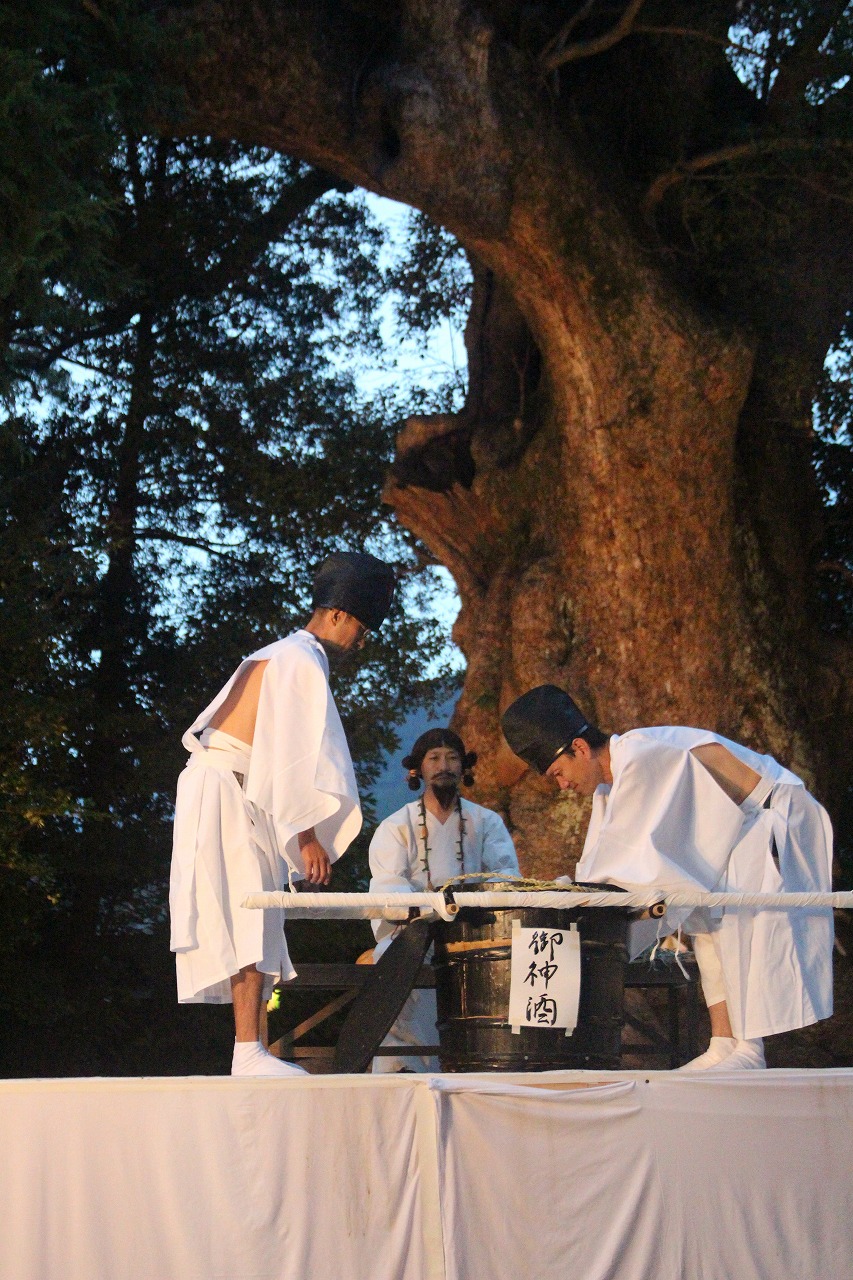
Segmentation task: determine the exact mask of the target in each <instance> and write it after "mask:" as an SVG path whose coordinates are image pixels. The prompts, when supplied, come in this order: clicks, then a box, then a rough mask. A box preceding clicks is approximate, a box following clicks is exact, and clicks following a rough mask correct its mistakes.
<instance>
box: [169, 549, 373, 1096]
mask: <svg viewBox="0 0 853 1280" xmlns="http://www.w3.org/2000/svg"><path fill="white" fill-rule="evenodd" d="M393 591H394V573H393V570H392V569H391V568H390V566H389V565H386V564H384V563H383V562H382V561H381V560H378V559H377V558H376V557H375V556H370V555H366V554H362V553H358V552H338V553H335V554H334V555H332V556H329V557H328V558H327V559H326V560H325V561H324V562H323V564H322V565H321V566H320V569H319V570H318V572H317V575H316V577H315V579H314V595H313V613H312V616H311V619H310V621H309V622H308V623H307V625H306V626H305V627H304V628H303V629H302V630H300V631H297V632H295V633H294V634H293V635H291V636H288V637H287V638H286V639H284V640H277V641H275V642H274V643H273V644H269V645H266V646H265V647H264V648H262V649H259V650H258V651H257V652H256V653H253V654H252V655H251V656H250V657H249V658H247V659H246V660H245V661H244V662H243V663H242V664H241V665H240V667H239V668H238V669H237V671H236V672H235V673H234V675H233V676H232V677H231V679H230V680H229V681H228V683H227V684H226V685H225V687H224V688H223V689H222V690H221V691H220V692H219V693H218V694H217V695H216V697H215V698H214V699H213V701H212V702H211V703H210V704H209V705H208V706H207V707H205V709H204V711H202V713H201V714H200V715H199V716H198V717H197V719H196V720H195V722H194V723H193V724H192V725H191V726H190V728H189V729H188V730H187V732H186V733H185V734H184V737H183V743H184V746H185V747H186V748H187V750H188V751H189V752H190V758H189V761H188V762H187V765H186V768H185V769H184V771H183V773H182V774H181V777H180V779H179V781H178V795H177V802H176V806H175V827H174V842H173V852H172V873H171V885H170V894H169V906H170V913H171V922H172V936H171V948H172V950H173V951H174V952H175V953H176V967H177V978H178V999H179V1001H181V1002H182V1003H216V1004H222V1003H232V1004H233V1006H234V1023H235V1043H234V1057H233V1060H232V1075H288V1074H290V1075H292V1074H294V1073H299V1074H301V1069H300V1068H299V1067H296V1066H294V1065H293V1064H290V1063H283V1062H280V1061H279V1060H278V1059H277V1058H275V1057H274V1056H273V1055H272V1054H270V1053H269V1052H268V1051H267V1050H266V1048H265V1046H264V1043H263V1040H264V1013H265V1002H266V999H267V998H268V996H269V994H270V992H271V990H272V987H273V985H274V984H275V983H276V982H279V981H283V980H287V979H289V978H292V977H294V976H295V970H294V968H293V966H292V964H291V963H290V957H289V955H288V951H287V943H286V941H285V937H284V927H283V923H284V917H283V912H282V911H280V910H278V911H276V910H272V911H257V910H248V909H246V908H244V907H243V906H242V905H241V904H242V902H243V901H244V899H245V898H246V896H247V895H248V894H250V893H255V892H259V891H265V890H275V889H281V888H283V886H284V884H285V882H287V881H292V880H294V879H300V878H302V877H305V878H306V879H308V880H309V881H311V882H312V883H314V884H327V883H328V882H329V877H330V866H331V863H332V862H334V861H335V860H336V859H337V858H339V857H340V856H341V854H342V853H344V852H345V850H346V849H347V847H348V846H349V845H350V844H351V842H352V840H353V839H354V838H355V836H356V835H357V834H358V832H359V830H360V829H361V807H360V804H359V799H358V789H357V787H356V780H355V774H354V772H353V767H352V761H351V759H350V754H349V749H348V747H347V742H346V738H345V736H344V731H343V726H342V725H341V720H340V716H339V714H338V710H337V707H336V706H335V702H334V698H333V697H332V693H331V690H330V688H329V681H328V674H329V655H331V656H332V658H333V659H335V658H340V657H343V656H345V655H346V654H350V653H355V652H356V651H357V650H358V649H360V648H361V645H362V644H363V642H364V636H365V633H366V632H367V630H369V629H376V628H377V627H379V626H380V625H381V623H382V621H383V620H384V618H385V616H386V614H387V612H388V609H389V608H390V604H391V598H392V595H393Z"/></svg>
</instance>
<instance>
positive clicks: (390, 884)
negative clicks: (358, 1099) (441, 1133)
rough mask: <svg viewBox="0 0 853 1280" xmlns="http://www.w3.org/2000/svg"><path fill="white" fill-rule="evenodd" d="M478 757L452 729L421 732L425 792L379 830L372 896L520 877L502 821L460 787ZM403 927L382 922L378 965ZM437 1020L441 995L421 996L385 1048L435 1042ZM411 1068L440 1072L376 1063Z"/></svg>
mask: <svg viewBox="0 0 853 1280" xmlns="http://www.w3.org/2000/svg"><path fill="white" fill-rule="evenodd" d="M476 759H477V757H476V755H475V754H474V753H473V752H466V750H465V747H464V744H463V742H462V739H461V738H460V737H459V736H458V734H455V733H454V732H453V731H452V730H451V729H428V730H427V731H426V733H423V734H421V736H420V737H419V738H418V740H417V742H416V743H415V745H414V747H413V748H412V751H411V754H410V755H408V756H406V757H405V758H404V760H403V767H404V768H405V769H407V770H408V772H409V787H410V789H411V790H413V791H417V790H419V789H420V786H421V782H423V786H424V790H423V794H422V795H421V796H420V798H419V799H418V800H414V801H412V802H411V803H410V804H407V805H404V806H403V808H402V809H398V810H397V812H396V813H392V814H391V815H390V817H388V818H386V819H385V821H384V822H381V823H380V824H379V826H378V827H377V829H376V832H375V834H374V836H373V839H372V840H371V842H370V875H371V880H370V891H371V893H421V892H423V891H424V890H427V889H434V888H438V887H439V886H440V885H443V884H445V883H446V882H447V881H448V880H453V879H455V878H457V877H458V876H461V875H466V874H467V875H471V874H473V873H475V872H480V871H494V872H504V873H506V874H507V875H510V876H517V875H518V859H517V857H516V854H515V847H514V845H513V843H512V837H511V836H510V834H509V832H508V831H507V829H506V827H505V826H504V823H503V820H502V819H501V817H500V815H499V814H497V813H495V812H493V810H491V809H484V808H483V806H482V805H479V804H473V803H472V802H471V801H470V800H465V799H463V798H462V797H461V796H460V794H459V786H460V783H462V782H463V781H464V782H465V783H466V785H468V786H470V785H471V783H472V782H473V777H472V776H471V773H470V770H471V768H472V767H473V765H474V764H475V763H476ZM401 927H405V926H399V925H398V926H394V925H393V924H391V923H389V922H388V921H386V920H377V921H375V922H374V924H373V930H374V933H375V934H376V940H377V945H376V947H375V949H374V955H373V958H374V963H375V962H376V961H377V960H378V959H379V958H380V956H381V955H382V954H383V952H384V951H385V950H386V949H387V947H388V946H390V944H391V941H392V939H393V938H394V936H395V935H396V934H397V932H398V931H399V929H400V928H401ZM435 1020H436V1005H435V992H434V991H430V990H423V991H413V992H412V993H411V995H410V996H409V997H408V999H407V1000H406V1003H405V1005H404V1006H403V1009H402V1010H401V1012H400V1015H399V1017H398V1019H397V1021H396V1022H395V1023H394V1026H393V1027H392V1028H391V1031H390V1033H389V1035H388V1036H387V1037H386V1039H385V1040H384V1041H383V1044H385V1045H390V1046H399V1047H400V1048H405V1047H406V1046H408V1045H412V1044H435V1043H436V1042H437V1037H438V1031H437V1030H436V1025H435ZM404 1069H405V1070H411V1071H437V1070H438V1062H437V1061H436V1059H435V1058H433V1057H429V1056H417V1057H405V1058H404V1057H400V1058H397V1057H393V1058H392V1057H381V1058H374V1060H373V1070H374V1072H387V1071H401V1070H404Z"/></svg>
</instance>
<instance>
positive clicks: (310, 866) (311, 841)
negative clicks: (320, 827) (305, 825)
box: [299, 828, 332, 884]
mask: <svg viewBox="0 0 853 1280" xmlns="http://www.w3.org/2000/svg"><path fill="white" fill-rule="evenodd" d="M299 852H300V853H301V854H302V861H303V863H304V864H305V879H306V880H308V881H309V883H310V884H328V883H329V881H330V880H331V878H332V867H331V863H330V862H329V855H328V854H327V853H326V850H325V849H324V848H323V846H322V845H321V844H320V841H319V840H318V839H317V837H316V836H315V835H314V831H313V828H312V830H310V831H300V833H299Z"/></svg>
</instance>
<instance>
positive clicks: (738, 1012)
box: [575, 727, 833, 1039]
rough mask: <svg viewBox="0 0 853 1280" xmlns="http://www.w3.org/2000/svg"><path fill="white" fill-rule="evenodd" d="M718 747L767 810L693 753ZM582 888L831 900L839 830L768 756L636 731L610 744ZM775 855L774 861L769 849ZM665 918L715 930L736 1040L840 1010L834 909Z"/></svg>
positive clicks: (579, 873)
mask: <svg viewBox="0 0 853 1280" xmlns="http://www.w3.org/2000/svg"><path fill="white" fill-rule="evenodd" d="M707 743H719V744H720V745H721V746H723V747H726V748H727V750H729V751H730V752H731V753H732V755H734V756H736V757H737V758H738V759H739V760H741V761H742V762H743V763H744V764H746V765H748V766H749V768H750V769H753V770H754V771H755V772H756V773H757V774H759V776H760V777H761V779H762V784H763V785H762V787H761V788H757V789H756V790H757V791H758V790H762V791H763V793H764V794H767V795H769V797H770V800H769V807H767V808H764V807H761V806H760V805H756V804H754V803H750V802H749V801H746V802H744V804H743V805H741V806H739V805H736V804H735V803H734V802H733V801H732V800H730V799H729V797H728V796H727V795H726V794H725V792H724V791H723V790H722V788H721V787H720V786H719V785H718V784H717V783H716V782H715V781H714V779H713V777H712V776H711V774H710V773H709V772H708V770H707V769H706V768H705V767H704V765H702V764H701V763H700V761H699V760H698V759H697V757H696V756H694V755H693V754H692V751H693V749H694V748H696V747H700V746H703V745H705V744H707ZM610 761H611V770H612V773H613V784H612V786H604V785H603V786H600V787H599V788H598V790H597V791H596V793H595V796H594V797H593V812H592V819H591V821H590V826H589V831H588V832H587V837H586V842H585V844H584V850H583V854H582V856H581V859H580V861H579V862H578V864H577V867H576V869H575V877H576V879H577V880H579V881H591V882H603V883H610V884H619V885H621V886H622V887H623V888H626V889H634V888H636V889H641V888H642V889H645V888H648V887H655V888H660V889H662V890H667V889H687V890H689V889H695V888H698V889H704V890H708V891H711V890H719V891H720V892H745V893H753V892H755V893H781V892H789V891H790V892H821V893H822V892H826V891H828V890H829V889H830V888H831V877H832V828H831V826H830V823H829V818H828V817H827V814H826V812H825V811H824V809H823V808H822V807H821V806H820V805H819V804H818V802H817V801H816V800H815V799H814V797H813V796H811V795H810V794H809V793H808V791H807V790H806V788H805V787H804V785H803V783H802V781H801V780H800V779H799V778H798V777H797V776H796V775H795V774H793V773H791V772H790V771H789V770H788V769H785V768H783V767H782V765H780V764H778V763H777V761H776V760H774V759H773V757H772V756H766V755H759V754H758V753H757V752H754V751H750V750H749V749H748V748H747V747H743V746H741V745H740V744H739V743H736V742H730V741H729V740H728V739H727V738H722V737H720V736H719V735H717V734H714V733H710V732H707V731H705V730H700V729H689V728H680V727H663V728H653V729H633V730H631V731H630V732H629V733H626V734H622V735H621V736H620V735H615V736H614V737H613V738H611V740H610ZM774 842H775V848H776V851H777V855H778V866H777V862H776V860H775V859H774V857H773V847H774ZM713 915H714V916H715V917H716V919H713V920H712V919H710V918H709V916H708V913H705V912H703V913H698V912H694V913H692V914H691V913H690V912H689V910H688V909H684V910H681V911H679V912H672V911H671V912H668V913H667V921H668V924H669V926H670V927H672V928H675V927H677V926H678V924H681V923H683V924H684V925H685V928H686V929H687V930H688V932H691V931H692V932H705V931H707V930H708V929H709V928H711V929H714V930H715V941H716V943H717V947H718V952H719V956H720V962H721V964H722V968H723V977H724V980H725V985H726V1003H727V1005H728V1012H729V1017H730V1019H731V1023H732V1028H733V1030H734V1033H735V1035H736V1036H737V1037H739V1038H744V1039H752V1038H754V1037H758V1036H765V1035H772V1034H775V1033H776V1032H780V1031H790V1030H793V1029H794V1028H796V1027H804V1026H809V1025H810V1024H811V1023H813V1022H817V1021H819V1020H820V1019H821V1018H828V1017H829V1016H830V1014H831V1013H832V937H833V924H832V912H831V911H830V910H828V909H826V908H815V909H806V908H804V909H798V910H796V911H785V910H778V911H767V910H761V911H749V910H746V911H745V910H730V911H725V910H724V911H722V912H719V913H713Z"/></svg>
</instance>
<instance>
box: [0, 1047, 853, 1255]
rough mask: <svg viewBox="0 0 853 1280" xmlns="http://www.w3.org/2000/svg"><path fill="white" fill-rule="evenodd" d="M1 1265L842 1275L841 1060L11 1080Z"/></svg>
mask: <svg viewBox="0 0 853 1280" xmlns="http://www.w3.org/2000/svg"><path fill="white" fill-rule="evenodd" d="M0 1134H2V1153H3V1154H2V1163H0V1194H2V1203H3V1206H4V1227H3V1231H2V1233H0V1275H2V1277H3V1280H213V1278H214V1277H215V1278H216V1280H249V1278H251V1280H735V1278H736V1280H853V1070H837V1071H767V1072H755V1073H752V1072H744V1073H741V1074H740V1075H730V1076H722V1075H721V1076H717V1077H709V1076H707V1075H705V1076H700V1075H679V1074H674V1073H670V1072H665V1071H661V1072H613V1073H588V1072H549V1073H547V1074H537V1075H528V1076H505V1075H501V1076H497V1075H477V1076H460V1075H457V1076H448V1075H443V1076H411V1075H403V1076H380V1077H371V1076H315V1077H306V1078H305V1079H304V1080H303V1079H295V1080H257V1081H251V1080H248V1081H240V1080H231V1079H229V1078H227V1077H226V1078H220V1077H192V1078H178V1079H174V1078H173V1079H170V1078H150V1079H65V1080H21V1081H3V1082H0Z"/></svg>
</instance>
